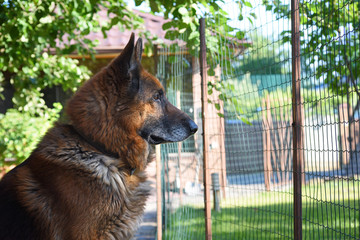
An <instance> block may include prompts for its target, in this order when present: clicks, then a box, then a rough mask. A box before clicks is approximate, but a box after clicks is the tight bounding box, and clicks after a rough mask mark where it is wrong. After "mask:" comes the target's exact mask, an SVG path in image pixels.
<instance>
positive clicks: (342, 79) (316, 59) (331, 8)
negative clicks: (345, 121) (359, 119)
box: [264, 0, 360, 109]
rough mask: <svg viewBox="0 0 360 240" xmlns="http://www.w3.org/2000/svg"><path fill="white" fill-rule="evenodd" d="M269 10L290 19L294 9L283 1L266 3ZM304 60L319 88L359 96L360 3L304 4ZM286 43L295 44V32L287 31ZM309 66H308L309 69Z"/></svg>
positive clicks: (302, 45)
mask: <svg viewBox="0 0 360 240" xmlns="http://www.w3.org/2000/svg"><path fill="white" fill-rule="evenodd" d="M264 4H266V5H267V10H268V11H273V12H274V13H275V14H277V15H278V17H286V18H290V6H289V5H286V4H283V3H282V2H281V1H279V0H277V1H272V2H270V1H266V0H265V1H264ZM299 10H300V24H301V29H303V30H302V31H301V57H302V58H303V60H302V63H303V66H302V67H305V68H306V69H307V71H305V72H304V74H306V75H309V76H311V75H314V76H315V77H316V79H317V84H318V85H323V86H326V87H328V88H329V89H330V90H331V91H332V92H333V93H334V94H337V95H340V96H346V95H349V93H351V92H356V93H357V95H358V96H357V98H358V101H357V103H356V106H355V109H358V107H359V99H360V94H359V87H360V81H359V79H360V68H359V55H360V48H359V46H360V35H359V30H360V25H359V22H360V15H359V10H360V2H359V1H346V0H337V1H324V0H322V1H320V0H317V1H301V2H300V8H299ZM281 35H282V36H283V41H284V43H288V42H290V41H291V32H290V31H283V32H282V33H281ZM307 66H308V67H307Z"/></svg>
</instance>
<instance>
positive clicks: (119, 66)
mask: <svg viewBox="0 0 360 240" xmlns="http://www.w3.org/2000/svg"><path fill="white" fill-rule="evenodd" d="M134 40H135V35H134V33H132V34H131V37H130V40H129V42H128V43H127V44H126V46H125V48H124V49H123V50H122V51H121V54H120V55H119V56H118V57H117V58H116V59H115V60H114V61H113V62H112V63H111V65H110V66H111V68H113V69H114V70H116V72H118V73H121V74H125V75H127V74H129V73H130V72H131V71H132V70H134V69H136V68H137V67H138V66H139V65H140V62H141V55H142V51H143V49H142V39H141V38H139V39H138V40H137V42H136V45H135V47H134Z"/></svg>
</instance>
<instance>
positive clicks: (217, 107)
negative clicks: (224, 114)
mask: <svg viewBox="0 0 360 240" xmlns="http://www.w3.org/2000/svg"><path fill="white" fill-rule="evenodd" d="M214 106H215V108H216V110H218V111H220V104H219V103H215V104H214Z"/></svg>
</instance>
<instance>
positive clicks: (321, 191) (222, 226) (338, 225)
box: [164, 180, 360, 240]
mask: <svg viewBox="0 0 360 240" xmlns="http://www.w3.org/2000/svg"><path fill="white" fill-rule="evenodd" d="M302 196H303V197H302V207H303V210H302V211H303V228H302V229H303V239H309V240H315V239H319V240H320V239H360V210H359V209H360V203H359V201H360V199H359V196H360V183H359V180H355V181H352V180H350V181H348V180H342V181H341V180H340V181H337V182H335V181H329V182H325V183H324V182H322V183H316V184H315V183H313V184H311V185H307V186H306V187H303V189H302ZM292 199H293V194H292V189H286V190H277V191H272V192H262V193H257V194H252V195H251V196H248V197H237V198H227V199H226V200H224V201H222V203H221V212H219V213H217V212H214V211H213V212H212V233H213V239H215V240H217V239H226V240H227V239H246V240H248V239H267V240H268V239H293V204H292ZM167 219H168V222H167V224H166V226H167V228H166V230H165V233H164V239H204V234H205V225H204V221H205V220H204V209H203V208H200V207H199V206H183V207H180V208H178V209H177V210H176V211H175V212H174V213H172V214H169V215H168V218H167Z"/></svg>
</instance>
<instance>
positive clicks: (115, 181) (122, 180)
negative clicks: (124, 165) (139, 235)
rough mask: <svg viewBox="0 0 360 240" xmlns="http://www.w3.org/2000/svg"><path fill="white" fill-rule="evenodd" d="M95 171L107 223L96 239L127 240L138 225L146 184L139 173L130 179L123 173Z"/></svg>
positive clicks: (126, 171) (108, 168)
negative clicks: (100, 236) (105, 203)
mask: <svg viewBox="0 0 360 240" xmlns="http://www.w3.org/2000/svg"><path fill="white" fill-rule="evenodd" d="M98 170H99V171H98V173H97V178H98V181H99V183H100V184H101V185H102V186H101V188H102V191H104V192H103V197H104V198H107V199H106V201H105V202H107V203H108V206H106V207H105V208H104V209H106V210H105V211H107V213H104V214H106V215H107V216H108V219H107V220H106V221H105V223H106V224H105V226H103V227H102V230H100V232H102V233H101V234H100V235H102V236H103V239H130V238H131V236H132V234H133V233H134V232H136V230H137V228H138V226H139V224H140V222H141V219H142V215H143V213H144V208H145V203H146V200H147V197H148V195H149V191H150V187H149V183H148V182H147V181H146V178H145V177H144V176H141V175H142V173H135V174H133V175H130V173H129V170H127V169H125V170H123V169H118V168H116V167H112V166H110V167H109V166H105V168H103V167H101V168H99V169H98ZM104 200H105V199H104Z"/></svg>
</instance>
